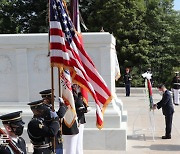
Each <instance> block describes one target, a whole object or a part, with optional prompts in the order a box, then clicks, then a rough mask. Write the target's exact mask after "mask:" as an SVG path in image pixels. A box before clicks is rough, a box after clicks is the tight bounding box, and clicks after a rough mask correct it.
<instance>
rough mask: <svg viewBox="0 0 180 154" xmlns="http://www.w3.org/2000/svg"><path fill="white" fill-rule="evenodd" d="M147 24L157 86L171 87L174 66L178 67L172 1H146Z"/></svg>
mask: <svg viewBox="0 0 180 154" xmlns="http://www.w3.org/2000/svg"><path fill="white" fill-rule="evenodd" d="M146 2H147V3H146V7H147V11H146V16H145V22H146V25H147V27H148V29H147V32H146V38H147V39H148V40H149V41H150V44H149V45H150V46H151V48H150V52H149V55H148V57H149V59H150V63H151V67H152V69H153V77H154V81H155V85H157V84H158V83H165V84H167V85H169V84H170V83H169V80H168V76H171V73H172V70H173V66H175V65H177V59H176V57H175V52H176V51H175V44H174V41H173V40H172V36H173V35H172V34H173V27H174V25H173V21H174V19H175V18H174V19H173V18H172V15H173V12H174V11H173V9H172V0H153V1H152V0H149V1H146Z"/></svg>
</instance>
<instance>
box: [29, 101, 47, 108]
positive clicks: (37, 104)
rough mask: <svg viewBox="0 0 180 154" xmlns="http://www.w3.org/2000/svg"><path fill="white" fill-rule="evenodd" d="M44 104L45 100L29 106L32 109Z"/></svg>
mask: <svg viewBox="0 0 180 154" xmlns="http://www.w3.org/2000/svg"><path fill="white" fill-rule="evenodd" d="M43 104H44V103H43V100H38V101H34V102H31V103H28V104H27V105H29V106H30V107H31V108H37V107H38V106H41V105H43Z"/></svg>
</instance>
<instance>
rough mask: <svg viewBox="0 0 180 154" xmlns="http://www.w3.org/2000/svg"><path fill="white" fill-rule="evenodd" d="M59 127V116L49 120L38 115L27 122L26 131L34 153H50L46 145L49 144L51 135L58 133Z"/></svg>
mask: <svg viewBox="0 0 180 154" xmlns="http://www.w3.org/2000/svg"><path fill="white" fill-rule="evenodd" d="M59 128H60V127H59V118H56V119H52V121H49V122H46V121H44V119H43V118H40V117H36V118H33V119H32V120H31V121H30V122H29V123H28V130H27V132H28V135H29V138H30V139H31V142H32V144H33V145H34V153H37V154H41V153H42V152H43V154H46V153H47V154H48V153H50V152H51V151H50V147H49V146H48V145H49V144H50V141H51V139H52V137H54V136H56V135H57V134H58V131H59ZM38 147H39V148H38ZM41 147H44V148H41ZM51 149H52V148H51ZM35 151H36V152H35Z"/></svg>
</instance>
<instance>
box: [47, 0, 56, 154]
mask: <svg viewBox="0 0 180 154" xmlns="http://www.w3.org/2000/svg"><path fill="white" fill-rule="evenodd" d="M48 23H50V0H48ZM49 30H50V25H48V55H47V56H48V57H50V34H49ZM50 65H51V60H50ZM51 104H52V111H55V109H54V67H53V66H52V65H51ZM52 144H53V147H54V148H53V152H54V153H55V149H56V141H55V137H53V138H52Z"/></svg>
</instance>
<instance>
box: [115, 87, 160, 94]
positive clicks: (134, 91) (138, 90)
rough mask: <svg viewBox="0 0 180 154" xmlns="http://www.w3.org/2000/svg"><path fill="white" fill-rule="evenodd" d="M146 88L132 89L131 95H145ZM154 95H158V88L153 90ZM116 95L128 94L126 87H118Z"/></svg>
mask: <svg viewBox="0 0 180 154" xmlns="http://www.w3.org/2000/svg"><path fill="white" fill-rule="evenodd" d="M144 91H145V87H131V93H134V94H144ZM152 91H153V93H154V94H157V93H158V90H157V88H152ZM116 93H118V94H122V93H126V90H125V87H116Z"/></svg>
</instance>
